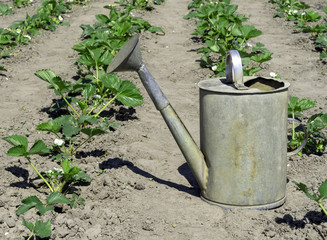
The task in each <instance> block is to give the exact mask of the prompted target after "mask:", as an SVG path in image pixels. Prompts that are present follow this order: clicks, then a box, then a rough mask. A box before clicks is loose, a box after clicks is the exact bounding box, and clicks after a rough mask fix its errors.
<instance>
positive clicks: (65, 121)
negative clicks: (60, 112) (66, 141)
mask: <svg viewBox="0 0 327 240" xmlns="http://www.w3.org/2000/svg"><path fill="white" fill-rule="evenodd" d="M53 121H55V122H58V123H59V124H60V125H61V126H64V125H75V118H74V117H73V116H71V115H64V116H60V117H57V118H55V119H54V120H53Z"/></svg>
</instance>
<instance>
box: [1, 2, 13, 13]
mask: <svg viewBox="0 0 327 240" xmlns="http://www.w3.org/2000/svg"><path fill="white" fill-rule="evenodd" d="M12 8H13V7H12V6H9V5H7V4H5V3H0V16H3V15H9V14H13V13H14V12H13V11H12Z"/></svg>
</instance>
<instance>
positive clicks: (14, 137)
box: [2, 135, 28, 149]
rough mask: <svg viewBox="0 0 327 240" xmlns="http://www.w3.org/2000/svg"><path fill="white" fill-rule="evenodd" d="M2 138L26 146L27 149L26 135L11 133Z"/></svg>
mask: <svg viewBox="0 0 327 240" xmlns="http://www.w3.org/2000/svg"><path fill="white" fill-rule="evenodd" d="M2 139H3V140H5V141H7V142H8V143H10V144H12V145H14V146H24V147H25V149H27V146H28V140H27V138H26V137H24V136H22V135H11V136H8V137H4V138H2Z"/></svg>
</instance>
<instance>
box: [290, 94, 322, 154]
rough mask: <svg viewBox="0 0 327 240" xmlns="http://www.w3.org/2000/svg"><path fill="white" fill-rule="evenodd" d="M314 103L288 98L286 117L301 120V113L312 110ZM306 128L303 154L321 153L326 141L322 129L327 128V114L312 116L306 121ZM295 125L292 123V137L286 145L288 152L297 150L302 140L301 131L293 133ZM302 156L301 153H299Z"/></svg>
mask: <svg viewBox="0 0 327 240" xmlns="http://www.w3.org/2000/svg"><path fill="white" fill-rule="evenodd" d="M315 106H316V102H315V101H312V100H309V99H305V98H304V99H301V100H299V98H298V97H290V102H289V104H288V116H289V117H291V118H298V119H299V118H300V119H301V118H303V117H304V115H303V114H302V112H303V111H305V110H308V109H311V108H314V107H315ZM306 128H307V132H308V141H307V144H306V146H305V147H304V150H305V152H307V153H310V152H316V153H322V152H323V151H324V149H325V147H326V145H327V139H326V137H325V135H324V133H323V132H322V130H323V129H325V128H327V114H323V113H319V114H314V115H312V116H311V117H309V119H308V120H307V123H306ZM295 130H296V128H295V124H294V122H293V127H292V137H291V140H290V142H289V144H288V148H289V149H290V150H294V149H296V148H298V147H299V146H300V145H301V143H302V142H303V140H304V136H305V135H304V132H303V130H300V129H299V130H298V132H296V131H295ZM300 154H302V153H300Z"/></svg>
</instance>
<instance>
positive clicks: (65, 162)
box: [60, 159, 72, 174]
mask: <svg viewBox="0 0 327 240" xmlns="http://www.w3.org/2000/svg"><path fill="white" fill-rule="evenodd" d="M71 163H72V162H71V161H69V160H67V159H65V160H63V161H62V162H61V164H60V165H61V167H62V170H63V171H64V173H65V174H67V173H69V170H70V164H71Z"/></svg>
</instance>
